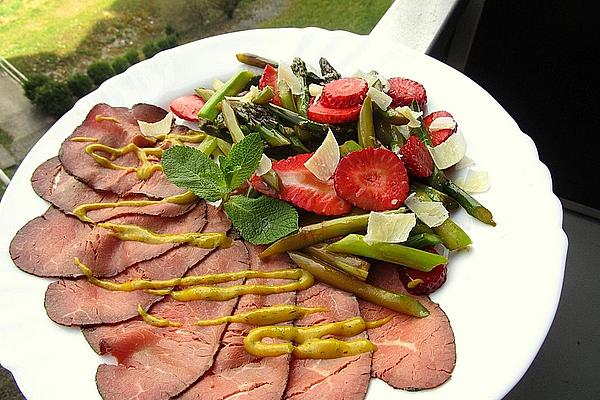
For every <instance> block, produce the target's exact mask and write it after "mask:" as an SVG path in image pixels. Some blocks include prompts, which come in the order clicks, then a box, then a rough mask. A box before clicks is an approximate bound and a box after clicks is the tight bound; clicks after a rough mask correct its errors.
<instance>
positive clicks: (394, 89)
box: [387, 77, 427, 110]
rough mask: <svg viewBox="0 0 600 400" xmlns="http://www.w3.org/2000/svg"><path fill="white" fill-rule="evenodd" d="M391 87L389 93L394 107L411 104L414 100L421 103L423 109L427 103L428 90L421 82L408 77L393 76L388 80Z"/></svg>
mask: <svg viewBox="0 0 600 400" xmlns="http://www.w3.org/2000/svg"><path fill="white" fill-rule="evenodd" d="M388 84H389V89H388V92H387V94H388V95H389V96H390V97H391V98H392V107H398V106H410V103H412V101H413V100H416V101H417V103H419V107H421V110H424V109H425V104H427V92H425V87H424V86H423V85H421V84H420V83H419V82H415V81H413V80H411V79H407V78H400V77H397V78H391V79H389V80H388Z"/></svg>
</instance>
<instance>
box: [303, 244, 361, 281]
mask: <svg viewBox="0 0 600 400" xmlns="http://www.w3.org/2000/svg"><path fill="white" fill-rule="evenodd" d="M326 247H327V245H326V244H315V245H313V246H309V247H307V248H306V249H304V251H305V252H306V254H308V255H310V256H312V257H315V258H318V259H319V260H321V261H324V262H326V263H328V264H330V265H332V266H334V267H336V268H337V269H339V270H341V271H344V272H346V273H347V274H350V275H352V276H353V277H355V278H356V279H360V280H361V281H364V280H365V279H367V275H368V274H369V267H370V265H369V263H368V262H366V261H365V260H363V259H362V258H359V257H356V256H352V255H348V254H337V253H332V252H330V251H327V250H326V249H325V248H326Z"/></svg>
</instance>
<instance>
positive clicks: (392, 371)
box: [360, 263, 456, 390]
mask: <svg viewBox="0 0 600 400" xmlns="http://www.w3.org/2000/svg"><path fill="white" fill-rule="evenodd" d="M369 279H370V280H371V281H372V283H373V284H375V285H377V286H381V287H383V288H385V289H388V290H392V291H398V292H404V293H405V290H404V287H403V286H402V282H401V281H400V276H399V274H398V269H397V268H396V267H394V266H393V265H391V264H387V263H380V264H378V265H376V266H374V267H372V268H371V272H369ZM418 299H419V301H420V302H421V303H423V305H424V306H425V307H427V309H428V310H429V312H430V314H429V316H428V317H425V318H414V317H410V316H407V315H403V314H399V313H395V312H393V311H390V310H388V309H386V308H383V307H380V306H376V305H373V304H371V303H369V302H366V301H362V300H360V311H361V314H362V316H363V318H365V319H368V320H374V319H379V318H384V317H386V316H388V315H394V318H393V319H392V320H391V321H390V322H388V323H387V324H385V325H383V326H381V327H379V328H375V329H369V330H368V334H369V339H370V340H371V341H372V342H373V343H375V345H377V349H378V350H377V351H376V352H375V353H373V368H372V375H373V376H374V377H377V378H380V379H382V380H383V381H385V382H387V383H388V384H390V385H391V386H393V387H395V388H398V389H406V390H421V389H430V388H434V387H436V386H439V385H441V384H442V383H444V382H446V381H447V380H448V379H449V378H450V376H451V373H452V370H453V369H454V364H455V363H456V346H455V343H454V333H453V332H452V327H451V326H450V322H449V321H448V317H446V314H445V313H444V311H442V309H441V308H440V306H439V305H438V304H436V303H434V302H433V301H431V300H430V299H429V298H428V297H426V296H419V297H418Z"/></svg>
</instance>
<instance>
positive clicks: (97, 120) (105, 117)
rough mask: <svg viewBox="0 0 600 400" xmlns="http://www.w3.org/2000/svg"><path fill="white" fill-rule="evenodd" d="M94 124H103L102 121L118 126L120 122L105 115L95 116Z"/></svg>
mask: <svg viewBox="0 0 600 400" xmlns="http://www.w3.org/2000/svg"><path fill="white" fill-rule="evenodd" d="M95 119H96V122H104V121H108V122H113V123H115V124H120V123H121V122H120V121H119V120H118V119H116V118H115V117H107V116H105V115H96V118H95Z"/></svg>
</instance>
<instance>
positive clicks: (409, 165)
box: [400, 136, 433, 178]
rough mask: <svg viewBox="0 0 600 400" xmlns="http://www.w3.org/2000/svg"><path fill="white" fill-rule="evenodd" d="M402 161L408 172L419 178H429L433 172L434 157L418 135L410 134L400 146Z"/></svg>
mask: <svg viewBox="0 0 600 400" xmlns="http://www.w3.org/2000/svg"><path fill="white" fill-rule="evenodd" d="M400 153H402V161H403V162H404V165H405V166H406V169H407V170H408V172H409V173H410V174H411V175H412V176H414V177H417V178H427V177H428V176H429V175H431V173H432V172H433V158H431V154H429V150H427V147H425V145H424V144H423V142H421V141H420V140H419V139H418V138H417V137H416V136H409V137H408V140H407V141H406V143H405V144H404V146H402V147H401V148H400Z"/></svg>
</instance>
